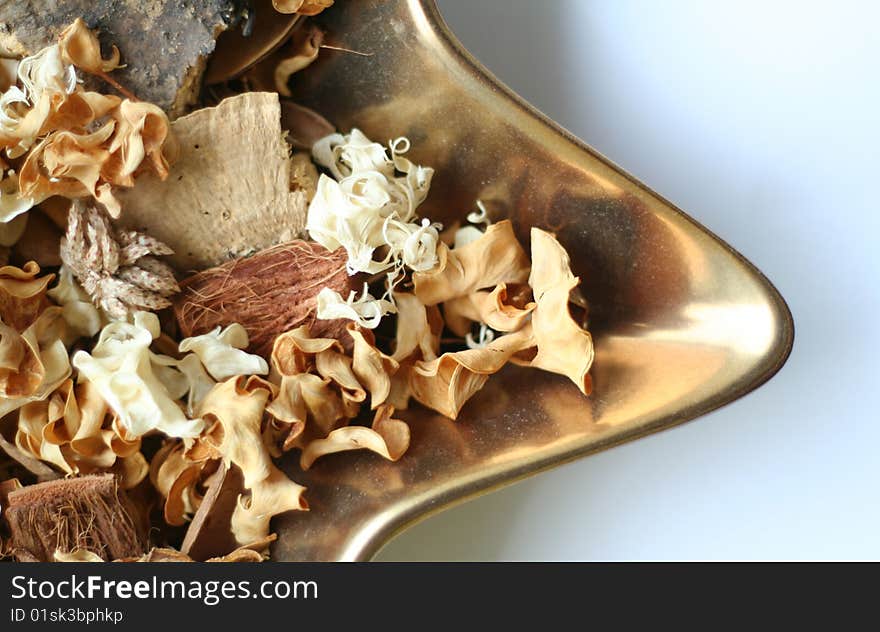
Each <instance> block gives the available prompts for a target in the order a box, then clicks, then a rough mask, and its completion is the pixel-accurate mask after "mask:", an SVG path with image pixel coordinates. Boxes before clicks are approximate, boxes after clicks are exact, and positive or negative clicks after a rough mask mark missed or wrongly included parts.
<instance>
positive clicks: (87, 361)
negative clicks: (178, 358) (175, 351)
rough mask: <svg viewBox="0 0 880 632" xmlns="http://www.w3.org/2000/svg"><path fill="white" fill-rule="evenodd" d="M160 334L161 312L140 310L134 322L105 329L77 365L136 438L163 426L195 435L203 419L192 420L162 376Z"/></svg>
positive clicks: (177, 433) (175, 432)
mask: <svg viewBox="0 0 880 632" xmlns="http://www.w3.org/2000/svg"><path fill="white" fill-rule="evenodd" d="M158 336H159V319H158V318H157V317H156V315H155V314H151V313H147V312H137V313H135V315H134V323H126V322H118V321H117V322H113V323H110V324H109V325H107V326H106V327H104V329H103V330H102V331H101V335H100V337H99V338H98V342H97V344H95V346H94V348H93V349H92V352H91V353H88V352H86V351H77V352H76V353H75V354H74V356H73V365H74V366H75V367H76V368H77V369H78V370H79V372H80V376H81V378H82V379H86V380H90V381H92V382H94V383H95V386H96V387H97V389H98V392H99V393H100V394H101V397H102V398H103V399H104V401H106V402H107V404H108V405H109V406H110V408H111V409H113V411H114V412H115V413H116V414H117V415H118V416H119V419H120V422H121V424H122V425H123V427H125V429H126V430H127V431H128V432H130V433H131V434H132V435H133V436H141V435H143V434H145V433H147V432H149V431H151V430H159V431H160V432H164V433H165V434H167V435H169V436H171V437H194V436H197V435H198V434H199V432H200V431H201V429H202V427H203V425H204V424H203V423H202V421H201V420H198V419H187V417H186V415H185V414H184V412H183V410H182V409H181V408H180V406H178V404H177V402H176V401H174V398H172V397H171V395H170V394H169V392H168V389H167V388H166V387H165V385H164V384H163V383H162V381H160V379H159V378H158V376H157V373H156V368H155V365H156V364H157V361H156V360H157V354H154V353H153V352H152V351H150V348H149V347H150V344H152V342H153V340H154V339H155V338H157V337H158Z"/></svg>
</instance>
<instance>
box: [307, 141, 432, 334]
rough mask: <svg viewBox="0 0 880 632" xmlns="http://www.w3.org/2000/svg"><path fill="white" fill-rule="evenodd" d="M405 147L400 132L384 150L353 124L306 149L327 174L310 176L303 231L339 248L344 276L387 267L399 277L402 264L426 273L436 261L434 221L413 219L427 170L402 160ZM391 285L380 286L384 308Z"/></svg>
mask: <svg viewBox="0 0 880 632" xmlns="http://www.w3.org/2000/svg"><path fill="white" fill-rule="evenodd" d="M409 147H410V143H409V140H407V139H406V138H402V137H401V138H398V139H396V140H393V141H391V142H390V143H389V148H388V150H386V149H385V147H383V146H382V145H380V144H379V143H374V142H372V141H371V140H370V139H369V138H367V137H366V136H365V135H364V134H363V133H362V132H361V131H360V130H357V129H353V130H352V131H351V133H350V134H348V135H345V136H343V135H342V134H331V135H330V136H326V137H325V138H322V139H321V140H319V141H318V142H316V143H315V145H314V146H313V148H312V155H313V157H314V159H315V162H317V163H318V164H319V165H321V166H323V167H326V168H327V169H328V170H329V171H330V173H331V174H332V175H333V178H331V177H328V176H326V175H322V176H321V177H320V178H319V179H318V186H317V191H316V193H315V197H314V198H313V199H312V202H311V204H310V205H309V211H308V219H307V222H306V228H307V230H308V231H309V235H310V236H311V238H312V239H314V240H315V241H317V242H318V243H320V244H321V245H322V246H324V247H325V248H327V249H328V250H336V249H337V248H340V247H341V248H344V249H345V251H346V254H347V256H348V262H347V266H346V267H347V269H348V272H349V274H355V273H358V272H366V273H369V274H377V273H380V272H389V271H390V272H391V274H392V275H394V276H395V277H397V276H401V277H402V276H403V274H405V271H406V270H407V269H408V270H412V271H415V272H427V271H429V270H432V269H434V268H435V267H436V266H437V263H438V259H437V248H438V244H439V242H440V233H439V228H440V226H439V225H437V224H432V223H431V222H430V220H427V219H423V220H421V221H420V220H419V219H418V218H417V217H416V208H417V207H418V206H419V204H421V203H422V202H423V201H424V199H425V197H426V196H427V194H428V189H429V188H430V185H431V177H432V176H433V173H434V171H433V169H430V168H428V167H422V166H419V165H416V164H414V163H413V162H411V161H410V160H408V159H407V158H405V157H404V156H403V154H404V153H406V152H407V151H408V150H409ZM334 178H335V179H334ZM394 285H395V284H394V283H393V282H391V283H389V285H388V294H389V299H390V303H391V304H392V305H393V303H394V298H393V293H394ZM328 298H329V296H328ZM339 302H342V301H339ZM385 313H388V312H387V311H386V312H385ZM379 318H381V316H380V317H379ZM376 323H377V324H378V320H377V321H376ZM373 326H375V325H373Z"/></svg>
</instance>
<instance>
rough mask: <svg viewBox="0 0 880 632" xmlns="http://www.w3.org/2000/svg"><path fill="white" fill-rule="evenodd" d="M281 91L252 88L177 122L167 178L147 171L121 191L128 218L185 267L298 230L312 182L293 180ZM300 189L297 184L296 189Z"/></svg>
mask: <svg viewBox="0 0 880 632" xmlns="http://www.w3.org/2000/svg"><path fill="white" fill-rule="evenodd" d="M280 121H281V107H280V104H279V102H278V95H277V94H274V93H266V92H249V93H245V94H241V95H238V96H235V97H231V98H228V99H225V100H224V101H223V102H221V103H220V105H218V106H217V107H214V108H205V109H202V110H198V111H196V112H193V113H192V114H190V115H188V116H185V117H183V118H180V119H178V120H177V121H175V122H174V123H173V124H172V129H173V130H174V134H175V135H176V136H177V138H178V140H179V142H180V157H179V159H178V161H177V162H176V163H175V164H174V166H173V167H172V169H171V175H170V176H169V177H168V179H167V180H164V181H162V180H159V179H158V178H155V177H153V176H152V175H151V174H145V175H144V176H142V177H141V178H140V179H139V180H138V183H137V185H136V186H135V187H134V188H133V189H129V190H125V191H120V192H119V197H120V198H121V200H122V208H123V213H122V218H121V223H122V224H123V225H124V226H127V227H129V228H135V229H138V230H142V231H144V232H147V233H149V234H151V235H153V236H154V237H156V238H157V239H159V240H161V241H163V242H165V243H166V244H168V245H169V246H171V248H172V249H173V250H174V252H175V254H174V255H173V256H172V257H170V258H169V259H170V261H171V263H172V265H174V266H175V267H177V269H178V270H179V271H181V272H186V271H192V270H201V269H204V268H208V267H211V266H216V265H219V264H221V263H223V262H225V261H229V260H231V259H235V258H237V257H242V256H245V255H248V254H252V253H255V252H257V251H258V250H261V249H263V248H266V247H268V246H273V245H275V244H278V243H282V242H285V241H290V240H291V239H295V238H296V237H298V236H299V235H300V234H301V233H302V232H303V230H304V227H305V222H306V213H307V210H308V204H309V200H310V199H311V195H312V194H313V193H314V188H313V185H312V184H311V183H310V182H305V183H302V184H301V185H298V184H297V183H296V182H294V183H293V185H292V184H291V159H290V154H289V149H288V146H287V143H286V142H285V141H284V135H283V132H282V131H281V122H280ZM292 189H293V190H292Z"/></svg>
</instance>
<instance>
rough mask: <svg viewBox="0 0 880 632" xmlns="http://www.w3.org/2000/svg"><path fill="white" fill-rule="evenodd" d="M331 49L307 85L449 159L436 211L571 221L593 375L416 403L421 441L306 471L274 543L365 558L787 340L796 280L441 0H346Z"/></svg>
mask: <svg viewBox="0 0 880 632" xmlns="http://www.w3.org/2000/svg"><path fill="white" fill-rule="evenodd" d="M318 22H319V23H320V24H321V25H322V26H323V27H324V28H325V29H326V30H327V40H328V42H329V43H331V44H333V45H340V46H344V47H346V48H350V49H353V50H357V51H362V52H367V53H371V56H369V57H365V56H360V55H351V54H346V53H344V52H334V51H325V52H324V53H322V55H321V57H320V58H319V60H318V61H317V62H316V63H315V64H313V65H312V66H311V67H310V68H309V69H308V70H306V71H305V72H303V73H301V74H299V75H297V76H296V77H295V78H294V85H293V89H294V94H295V95H296V96H297V98H298V99H299V100H300V102H301V103H302V104H303V105H306V106H308V107H312V108H314V109H315V110H317V111H319V112H321V113H322V114H324V115H325V116H327V118H328V119H330V120H331V121H333V122H334V123H336V124H337V125H338V126H339V128H340V129H343V130H347V129H349V128H351V127H354V126H356V127H360V128H361V129H362V130H364V131H365V132H366V134H367V135H368V136H370V137H371V138H375V139H376V140H382V139H388V138H395V137H397V136H401V135H406V136H408V137H409V138H410V139H411V140H412V141H413V143H412V144H413V149H412V154H413V155H412V157H413V159H414V160H416V161H418V162H421V163H422V164H426V165H431V166H433V167H435V168H436V176H435V180H434V184H433V185H432V187H431V195H430V197H429V199H428V201H427V202H426V203H425V205H424V206H422V207H421V212H422V213H423V214H424V215H425V216H427V217H430V218H431V219H433V220H438V221H449V220H450V219H452V218H456V217H461V216H462V215H463V214H464V213H465V212H466V211H468V210H470V209H472V208H473V205H474V202H475V200H477V199H481V200H483V201H484V202H486V204H487V206H488V207H489V208H490V210H491V212H492V214H493V216H494V218H495V219H498V218H500V217H509V218H510V219H512V220H513V222H514V223H515V225H516V226H517V231H518V235H519V237H520V238H521V240H522V241H523V243H528V239H527V237H528V231H529V227H530V226H533V225H535V226H540V227H543V228H547V229H552V230H554V231H556V232H557V234H558V237H559V240H560V241H561V242H562V244H563V245H564V246H565V247H566V248H567V249H568V251H569V253H571V256H572V265H573V268H574V272H575V274H577V275H579V276H580V277H581V279H582V280H583V290H584V293H585V295H586V296H587V298H588V299H589V301H590V318H591V323H590V328H591V330H592V332H593V335H594V340H595V343H596V360H595V364H594V365H593V366H594V368H593V372H592V375H593V384H594V393H593V395H592V396H591V397H590V398H589V399H587V398H584V397H582V396H581V395H580V394H579V393H578V391H577V389H576V388H575V387H574V386H573V385H572V384H570V383H568V382H567V381H566V380H565V379H564V378H561V377H559V376H555V375H550V374H546V373H542V372H538V371H529V370H527V369H520V368H517V367H510V368H508V369H507V370H505V371H503V372H502V373H500V374H499V375H496V376H493V378H492V379H491V380H490V381H489V383H488V385H487V387H486V388H485V389H484V390H483V391H481V392H480V393H479V394H478V395H477V396H475V397H474V398H473V399H472V400H471V401H470V402H469V403H468V405H467V406H466V407H465V409H464V411H463V414H462V416H461V418H460V419H459V420H458V421H455V422H454V421H450V420H448V419H445V418H443V417H440V416H439V415H437V414H434V413H432V412H430V411H427V410H424V409H422V408H419V407H415V408H413V409H412V410H409V411H405V412H403V413H401V417H402V418H404V419H406V420H407V421H409V422H410V424H411V426H412V444H411V448H410V451H409V452H408V453H407V454H406V455H405V456H404V457H403V458H402V459H401V460H400V461H399V462H398V463H389V462H386V461H383V460H382V459H381V458H379V457H378V456H376V455H373V454H367V453H363V454H361V453H352V452H349V453H343V454H338V455H332V456H329V457H326V458H325V459H322V460H321V461H319V462H318V463H317V464H316V465H315V466H314V467H313V468H312V469H311V470H310V471H309V472H306V473H302V472H299V471H298V469H297V467H296V465H295V460H296V459H295V458H288V460H287V462H286V469H287V470H288V472H290V473H291V475H292V476H293V477H294V479H295V480H297V481H301V482H303V483H304V484H306V485H308V487H309V491H308V499H309V504H310V505H311V508H312V510H311V511H310V512H308V513H297V512H294V513H292V514H288V515H286V516H282V517H280V518H279V519H277V520H276V521H275V523H273V524H274V526H275V529H276V530H277V531H278V534H279V540H278V542H277V543H276V545H275V548H274V550H273V557H274V558H275V559H288V560H362V559H369V558H370V557H371V556H372V555H373V554H374V553H375V552H376V551H377V550H378V549H379V548H380V547H381V545H382V544H383V543H384V542H386V541H387V540H388V539H389V538H390V537H391V536H392V535H393V534H394V533H395V532H397V531H399V530H400V529H402V528H404V527H405V526H407V525H408V524H411V523H413V522H415V521H417V520H418V519H420V518H422V517H424V516H426V515H428V514H430V513H431V512H434V511H437V510H439V509H441V508H443V507H446V506H448V505H450V504H451V503H454V502H457V501H460V500H462V499H465V498H467V497H471V496H473V495H475V494H478V493H481V492H484V491H487V490H489V489H492V488H494V487H497V486H499V485H502V484H505V483H509V482H511V481H514V480H516V479H518V478H522V477H524V476H527V475H530V474H534V473H536V472H539V471H541V470H543V469H546V468H549V467H551V466H554V465H557V464H559V463H562V462H565V461H568V460H571V459H574V458H577V457H580V456H584V455H586V454H590V453H592V452H596V451H598V450H602V449H605V448H608V447H611V446H613V445H616V444H619V443H622V442H624V441H629V440H632V439H635V438H637V437H640V436H643V435H645V434H648V433H651V432H655V431H657V430H661V429H663V428H668V427H670V426H673V425H675V424H679V423H682V422H684V421H688V420H690V419H693V418H695V417H697V416H699V415H702V414H704V413H706V412H708V411H710V410H713V409H715V408H717V407H719V406H722V405H724V404H726V403H728V402H730V401H732V400H733V399H736V398H737V397H741V396H742V395H744V394H746V393H747V392H749V391H751V390H752V389H754V388H756V387H757V386H759V385H760V384H762V383H763V382H764V381H765V380H767V379H769V378H770V377H771V376H772V375H773V374H774V373H775V372H776V371H778V370H779V368H780V367H781V366H782V364H783V363H784V362H785V360H786V358H787V356H788V353H789V351H790V349H791V344H792V338H793V324H792V320H791V315H790V313H789V311H788V308H787V307H786V305H785V303H784V302H783V300H782V298H781V297H780V296H779V294H778V293H777V292H776V290H775V289H774V288H773V287H772V286H771V285H770V283H769V282H768V281H767V280H766V279H765V278H764V277H763V276H762V275H761V273H760V272H758V271H757V270H756V269H755V268H754V267H753V266H752V265H751V264H749V263H748V262H747V261H745V260H744V259H743V258H742V257H741V256H740V255H739V254H737V253H736V252H735V251H733V250H732V249H731V248H730V247H729V246H727V245H726V244H724V243H723V242H721V241H720V240H718V239H717V238H716V237H715V236H713V235H712V234H711V233H709V232H708V231H707V230H706V229H704V228H703V227H701V226H700V225H699V224H697V223H696V222H694V221H693V220H691V219H690V218H688V217H687V216H686V215H684V214H683V213H682V212H681V211H679V210H678V209H676V208H675V207H673V206H672V205H671V204H670V203H669V202H667V201H666V200H664V199H662V198H661V197H659V196H658V195H657V194H655V193H653V192H652V191H650V190H649V189H647V188H646V187H645V186H644V185H642V184H641V183H639V182H638V181H636V180H635V179H634V178H632V177H631V176H629V175H627V174H626V173H623V172H622V171H621V170H620V169H618V168H617V167H615V166H614V165H612V164H610V163H609V162H608V161H607V160H606V159H604V158H602V157H601V156H600V155H598V154H597V153H596V152H595V151H593V150H592V149H590V148H588V147H586V146H584V145H583V144H582V143H581V142H579V141H578V140H577V139H575V138H573V137H572V136H571V135H569V134H568V133H567V132H565V131H564V130H562V129H560V128H559V127H557V126H556V125H554V124H553V123H552V122H550V121H548V120H547V119H546V118H545V117H543V116H542V115H540V114H539V113H537V112H536V111H534V110H533V109H532V108H530V107H529V106H528V105H526V104H524V103H523V102H522V101H520V100H519V99H518V98H517V97H515V96H514V95H512V94H511V93H510V92H509V91H508V90H507V89H506V88H505V87H503V86H502V85H500V84H499V83H498V82H497V81H496V80H495V79H494V78H493V77H492V76H491V75H489V74H488V72H487V71H486V70H485V69H484V68H482V66H480V65H479V64H478V63H477V62H475V61H474V60H473V59H472V58H471V57H470V56H469V55H468V54H467V53H466V52H465V51H464V50H463V49H462V48H461V46H460V44H459V43H458V42H457V41H456V40H455V39H454V37H453V36H452V35H451V34H450V33H449V31H448V30H447V28H446V26H445V25H444V23H443V21H442V19H441V18H440V16H439V14H438V12H437V9H436V7H435V6H434V4H433V2H432V0H359V1H358V2H339V3H337V4H336V6H334V7H333V8H332V9H331V10H329V11H326V12H325V13H323V14H322V15H321V16H319V19H318Z"/></svg>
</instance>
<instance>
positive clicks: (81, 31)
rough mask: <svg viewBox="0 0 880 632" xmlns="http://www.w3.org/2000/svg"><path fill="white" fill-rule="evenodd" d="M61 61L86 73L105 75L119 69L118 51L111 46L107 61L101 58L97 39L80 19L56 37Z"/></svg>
mask: <svg viewBox="0 0 880 632" xmlns="http://www.w3.org/2000/svg"><path fill="white" fill-rule="evenodd" d="M58 46H59V48H60V52H61V59H63V60H64V61H65V62H66V63H68V64H73V65H74V66H76V67H77V68H81V69H83V70H85V71H86V72H91V73H98V74H101V73H105V72H110V71H111V70H114V69H115V68H119V49H118V48H116V46H113V53H112V54H111V55H110V57H109V58H108V59H102V58H101V44H100V43H99V42H98V37H97V36H96V35H95V34H94V33H93V32H92V31H90V30H89V27H87V26H86V23H85V22H83V21H82V18H77V19H76V20H75V21H74V22H73V24H71V25H70V26H68V27H67V28H66V29H64V30H63V31H61V34H60V35H59V36H58Z"/></svg>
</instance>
